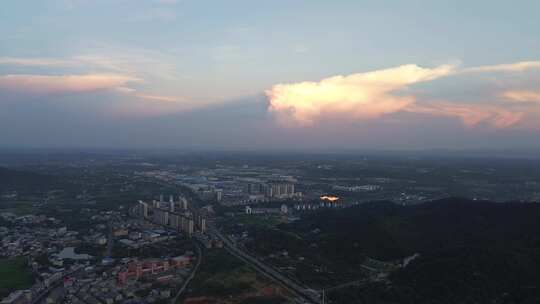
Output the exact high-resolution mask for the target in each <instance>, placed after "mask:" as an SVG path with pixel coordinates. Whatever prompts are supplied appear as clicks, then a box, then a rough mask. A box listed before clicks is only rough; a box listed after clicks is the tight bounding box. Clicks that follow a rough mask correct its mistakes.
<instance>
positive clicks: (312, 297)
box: [209, 227, 321, 304]
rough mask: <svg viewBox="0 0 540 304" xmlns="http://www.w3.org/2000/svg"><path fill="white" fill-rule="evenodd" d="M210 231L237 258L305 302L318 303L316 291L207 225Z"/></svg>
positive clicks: (318, 297) (318, 298)
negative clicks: (242, 248) (301, 284)
mask: <svg viewBox="0 0 540 304" xmlns="http://www.w3.org/2000/svg"><path fill="white" fill-rule="evenodd" d="M209 231H210V233H212V234H214V235H215V236H216V237H218V238H219V239H220V240H221V241H222V242H223V244H224V245H225V246H224V247H225V249H226V250H227V251H228V252H229V253H231V254H232V255H233V256H235V257H237V258H239V259H240V260H242V261H244V262H246V263H247V264H249V265H250V266H252V267H253V268H254V269H255V270H257V271H259V272H261V273H262V274H264V275H265V276H267V277H269V278H271V279H273V280H274V281H277V282H278V283H280V284H281V285H282V286H284V287H285V288H287V289H288V290H290V291H291V292H292V293H293V294H295V295H296V296H298V297H300V298H302V299H303V300H304V301H305V302H306V303H313V304H318V303H320V301H321V300H320V296H319V294H318V292H316V291H313V290H310V289H308V288H305V287H303V286H300V285H298V284H296V283H295V282H293V281H291V280H290V279H288V278H287V277H285V276H284V275H282V274H281V273H279V272H278V271H276V270H275V269H273V268H271V267H270V266H268V265H265V264H263V263H262V262H261V261H259V260H257V259H256V258H254V257H252V256H251V255H249V254H248V253H246V252H245V251H243V250H241V249H240V248H238V247H237V246H236V245H234V244H233V243H232V242H231V241H230V240H229V239H228V238H227V237H225V236H224V235H223V234H222V233H221V232H220V231H219V230H217V229H216V228H214V227H209Z"/></svg>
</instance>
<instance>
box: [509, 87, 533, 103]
mask: <svg viewBox="0 0 540 304" xmlns="http://www.w3.org/2000/svg"><path fill="white" fill-rule="evenodd" d="M502 96H503V97H504V98H507V99H509V100H511V101H516V102H525V103H540V91H529V90H512V91H505V92H503V94H502Z"/></svg>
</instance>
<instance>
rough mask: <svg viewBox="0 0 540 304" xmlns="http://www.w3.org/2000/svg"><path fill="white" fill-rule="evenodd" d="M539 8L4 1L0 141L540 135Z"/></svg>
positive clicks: (377, 141)
mask: <svg viewBox="0 0 540 304" xmlns="http://www.w3.org/2000/svg"><path fill="white" fill-rule="evenodd" d="M539 11H540V2H538V1H526V0H523V1H519V2H511V1H497V0H491V1H483V0H478V1H436V0H433V1H427V0H426V1H415V0H409V1H367V0H366V1H345V0H341V1H340V0H336V1H318V0H304V1H299V0H273V1H252V0H251V1H248V0H238V1H237V0H228V1H224V0H197V1H195V0H37V1H36V0H4V1H2V9H0V147H10V148H13V147H15V148H17V147H22V148H25V147H39V148H73V147H76V148H149V149H159V148H176V149H235V150H241V149H246V150H308V151H312V150H336V151H339V150H356V149H357V150H369V149H384V150H411V149H413V150H414V149H456V150H462V149H507V150H512V149H538V148H540V18H538V12H539Z"/></svg>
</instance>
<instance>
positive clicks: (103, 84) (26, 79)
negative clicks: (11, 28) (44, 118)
mask: <svg viewBox="0 0 540 304" xmlns="http://www.w3.org/2000/svg"><path fill="white" fill-rule="evenodd" d="M139 81H141V80H140V79H138V78H134V77H130V76H125V75H116V74H84V75H61V76H53V75H4V76H0V89H2V90H8V91H15V92H26V93H33V94H49V93H69V92H88V91H97V90H105V89H114V88H121V87H124V86H125V85H126V84H128V83H131V82H139Z"/></svg>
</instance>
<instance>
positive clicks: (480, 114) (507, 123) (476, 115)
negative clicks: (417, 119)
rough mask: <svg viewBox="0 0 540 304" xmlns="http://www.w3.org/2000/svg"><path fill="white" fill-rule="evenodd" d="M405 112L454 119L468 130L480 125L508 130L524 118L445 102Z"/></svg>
mask: <svg viewBox="0 0 540 304" xmlns="http://www.w3.org/2000/svg"><path fill="white" fill-rule="evenodd" d="M407 111H409V112H413V113H420V114H429V115H433V116H443V117H456V118H459V119H460V120H461V121H462V122H463V124H464V125H465V126H467V127H469V128H472V127H475V126H477V125H479V124H482V123H485V124H487V125H489V126H492V127H495V128H508V127H511V126H514V125H516V124H517V123H519V122H520V121H521V120H522V119H523V117H524V113H523V112H517V111H510V110H507V109H504V108H502V107H495V106H485V105H470V104H452V103H447V102H436V103H432V104H430V105H422V106H419V105H414V106H411V107H409V108H408V109H407Z"/></svg>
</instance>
